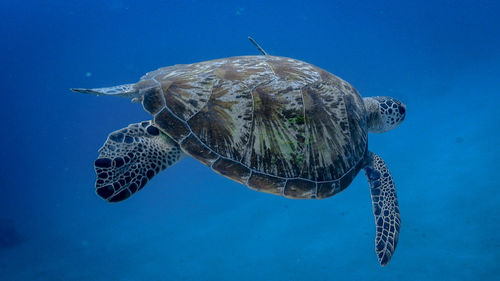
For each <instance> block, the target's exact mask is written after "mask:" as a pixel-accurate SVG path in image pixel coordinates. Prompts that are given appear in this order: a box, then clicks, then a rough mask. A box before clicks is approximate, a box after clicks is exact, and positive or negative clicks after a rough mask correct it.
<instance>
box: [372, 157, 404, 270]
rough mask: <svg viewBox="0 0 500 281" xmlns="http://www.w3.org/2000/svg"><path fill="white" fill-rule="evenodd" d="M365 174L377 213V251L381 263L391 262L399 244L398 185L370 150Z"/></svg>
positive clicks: (374, 210)
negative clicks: (396, 185)
mask: <svg viewBox="0 0 500 281" xmlns="http://www.w3.org/2000/svg"><path fill="white" fill-rule="evenodd" d="M368 159H369V161H368V165H367V166H366V167H365V174H366V177H367V178H368V181H369V183H370V192H371V196H372V204H373V214H374V215H375V224H376V237H375V252H376V253H377V257H378V261H379V262H380V265H382V266H385V265H387V264H388V263H389V261H390V259H391V257H392V255H393V254H394V250H396V245H397V244H398V238H399V228H400V227H401V217H400V215H399V205H398V198H397V196H396V187H395V185H394V181H393V180H392V176H391V174H390V173H389V169H387V166H386V165H385V162H384V160H382V158H381V157H380V156H378V155H377V154H375V153H373V152H369V155H368Z"/></svg>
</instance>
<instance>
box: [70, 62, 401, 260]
mask: <svg viewBox="0 0 500 281" xmlns="http://www.w3.org/2000/svg"><path fill="white" fill-rule="evenodd" d="M72 90H73V91H76V92H80V93H88V94H95V95H110V96H121V97H127V98H131V99H133V101H137V102H141V103H142V105H143V107H144V109H146V111H147V112H149V113H150V114H151V115H153V116H154V118H153V120H151V121H143V122H141V123H137V124H131V125H129V126H128V127H126V128H123V129H121V130H118V131H115V132H113V133H111V134H110V135H109V136H108V139H107V141H106V143H105V144H104V146H103V147H102V148H101V149H100V150H99V157H98V159H97V160H96V161H95V171H96V173H97V180H96V184H95V186H96V192H97V194H98V195H99V196H101V197H102V198H104V199H105V200H106V201H109V202H118V201H122V200H124V199H126V198H128V197H130V195H132V194H134V193H136V192H137V191H139V190H140V189H142V188H143V187H144V186H145V185H146V183H147V182H148V181H149V180H151V178H153V177H154V176H155V175H156V174H158V173H159V172H160V171H162V170H164V169H166V168H167V167H170V166H172V165H173V164H175V163H176V162H177V161H179V160H180V159H181V158H183V157H184V156H186V155H189V156H192V157H194V158H195V159H197V160H198V161H200V162H202V163H203V164H205V165H207V166H209V167H210V168H211V169H212V170H214V171H215V172H217V173H219V174H221V175H223V176H225V177H228V178H230V179H232V180H234V181H236V182H239V183H241V184H244V185H246V186H248V187H249V188H251V189H254V190H257V191H262V192H267V193H271V194H276V195H281V196H285V197H287V198H298V199H322V198H327V197H330V196H333V195H334V194H336V193H338V192H340V191H342V190H344V189H345V188H346V187H347V186H348V185H349V184H350V183H351V182H352V180H353V179H354V177H355V176H356V175H357V174H358V172H359V171H360V170H361V169H364V171H365V173H366V176H367V178H368V181H369V184H370V191H371V197H372V202H373V212H374V215H375V222H376V241H375V245H376V253H377V256H378V260H379V262H380V264H381V265H386V264H387V263H388V262H389V260H390V258H391V256H392V255H393V252H394V249H395V248H396V244H397V241H398V235H399V228H400V223H401V220H400V215H399V207H398V201H397V198H396V190H395V186H394V182H393V179H392V177H391V174H390V173H389V170H388V169H387V167H386V165H385V163H384V161H383V160H382V158H380V157H379V156H378V155H376V154H375V153H373V152H370V151H369V150H368V132H376V133H381V132H386V131H389V130H391V129H393V128H395V127H397V126H398V125H399V124H400V123H401V122H402V121H403V119H404V118H405V111H406V107H405V105H404V104H403V103H401V102H400V101H398V100H396V99H393V98H390V97H369V98H362V97H361V96H360V95H359V93H358V92H357V91H356V89H354V87H352V86H351V85H350V84H349V83H347V82H346V81H344V80H342V79H340V78H339V77H337V76H335V75H333V74H330V73H329V72H327V71H325V70H323V69H321V68H318V67H316V66H313V65H311V64H308V63H305V62H302V61H299V60H295V59H291V58H284V57H276V56H268V55H265V56H242V57H232V58H225V59H218V60H212V61H206V62H200V63H194V64H185V65H174V66H169V67H164V68H160V69H158V70H156V71H153V72H150V73H147V74H146V75H144V76H143V77H142V78H141V79H140V80H139V82H137V83H134V84H125V85H120V86H115V87H109V88H95V89H72Z"/></svg>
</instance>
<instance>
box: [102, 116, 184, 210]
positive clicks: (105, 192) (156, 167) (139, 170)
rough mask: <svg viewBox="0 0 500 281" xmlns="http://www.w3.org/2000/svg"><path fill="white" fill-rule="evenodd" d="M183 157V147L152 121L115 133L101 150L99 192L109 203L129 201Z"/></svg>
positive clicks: (132, 125) (133, 125) (130, 126)
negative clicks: (157, 175)
mask: <svg viewBox="0 0 500 281" xmlns="http://www.w3.org/2000/svg"><path fill="white" fill-rule="evenodd" d="M183 156H184V153H183V152H182V151H181V150H180V148H179V145H178V144H177V143H176V142H174V141H173V140H172V139H171V138H170V137H168V136H167V135H165V134H163V133H161V132H160V131H159V130H158V129H157V128H156V127H155V126H154V125H153V124H152V122H151V121H144V122H141V123H137V124H131V125H129V126H128V127H127V128H123V129H120V130H118V131H115V132H113V133H111V134H110V135H109V136H108V139H107V141H106V143H105V144H104V146H103V147H102V148H101V149H100V150H99V157H98V159H97V160H96V161H95V162H94V168H95V172H96V174H97V180H96V184H95V187H96V192H97V194H98V195H99V196H101V197H102V198H103V199H105V200H106V201H108V202H119V201H122V200H125V199H127V198H128V197H130V195H132V194H134V193H136V192H137V191H139V190H141V189H142V188H143V187H144V186H145V185H146V183H147V182H148V181H149V180H151V178H153V177H154V176H155V175H156V174H158V173H159V172H160V171H162V170H164V169H166V168H168V167H170V166H172V165H173V164H175V163H176V162H177V161H178V160H180V159H181V158H182V157H183Z"/></svg>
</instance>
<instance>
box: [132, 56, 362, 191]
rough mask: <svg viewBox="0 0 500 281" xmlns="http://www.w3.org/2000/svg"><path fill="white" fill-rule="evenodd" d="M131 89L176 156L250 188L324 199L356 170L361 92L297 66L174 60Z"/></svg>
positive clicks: (276, 60)
mask: <svg viewBox="0 0 500 281" xmlns="http://www.w3.org/2000/svg"><path fill="white" fill-rule="evenodd" d="M135 87H136V88H137V89H139V90H140V91H142V92H143V101H142V102H143V106H144V108H145V109H146V110H147V111H148V112H150V113H151V114H153V115H154V123H155V125H156V126H158V127H159V128H160V129H161V130H162V131H164V132H165V133H166V134H168V135H169V136H170V137H171V138H172V139H174V140H175V141H177V142H178V143H179V145H180V146H181V148H182V150H183V151H184V152H186V153H187V154H189V155H191V156H193V157H194V158H196V159H197V160H199V161H201V162H202V163H204V164H206V165H208V166H210V167H211V168H212V169H213V170H215V171H216V172H218V173H220V174H222V175H224V176H226V177H228V178H231V179H233V180H235V181H237V182H240V183H242V184H245V185H247V186H249V187H250V188H252V189H255V190H258V191H263V192H268V193H273V194H278V195H284V196H286V197H290V198H326V197H329V196H332V195H334V194H336V193H338V192H339V191H341V190H343V189H344V188H346V187H347V186H348V185H349V184H350V183H351V181H352V179H353V178H354V177H355V176H356V175H357V173H358V172H359V170H360V169H361V168H362V166H363V159H364V156H365V153H366V151H367V129H366V113H365V108H364V104H363V100H362V98H361V96H360V95H359V94H358V92H357V91H356V90H355V89H354V88H353V87H352V86H351V85H350V84H349V83H347V82H345V81H344V80H342V79H340V78H338V77H336V76H334V75H332V74H330V73H328V72H326V71H324V70H322V69H320V68H317V67H315V66H313V65H310V64H307V63H305V62H301V61H298V60H294V59H289V58H282V57H273V56H247V57H234V58H227V59H220V60H213V61H207V62H202V63H195V64H189V65H175V66H170V67H165V68H161V69H158V70H156V71H153V72H150V73H148V74H146V75H145V76H144V77H142V79H141V81H139V82H138V83H137V84H136V85H135Z"/></svg>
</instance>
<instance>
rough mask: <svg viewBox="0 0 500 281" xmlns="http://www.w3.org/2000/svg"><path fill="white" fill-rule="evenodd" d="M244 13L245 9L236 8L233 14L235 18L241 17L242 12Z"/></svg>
mask: <svg viewBox="0 0 500 281" xmlns="http://www.w3.org/2000/svg"><path fill="white" fill-rule="evenodd" d="M244 11H245V8H238V9H237V10H236V12H235V14H236V15H237V16H241V15H242V14H243V12H244Z"/></svg>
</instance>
